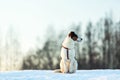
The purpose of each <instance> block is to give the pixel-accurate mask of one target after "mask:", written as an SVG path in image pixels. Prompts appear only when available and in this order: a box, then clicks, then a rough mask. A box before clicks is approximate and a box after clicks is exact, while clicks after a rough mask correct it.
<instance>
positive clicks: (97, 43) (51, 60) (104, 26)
mask: <svg viewBox="0 0 120 80" xmlns="http://www.w3.org/2000/svg"><path fill="white" fill-rule="evenodd" d="M85 28H86V30H85V31H84V33H81V32H82V25H81V24H74V25H71V26H70V27H69V29H71V30H72V29H73V30H74V31H75V32H76V33H77V34H82V35H84V37H83V41H82V42H81V43H78V44H75V45H76V47H75V49H76V59H77V61H78V69H119V68H120V21H118V22H114V20H113V19H112V17H111V16H109V17H104V18H101V19H100V20H99V21H98V22H97V23H96V24H93V23H92V22H88V24H87V25H86V26H85ZM48 29H49V28H48ZM65 32H66V31H65V30H63V31H60V33H59V34H55V33H56V32H55V30H54V29H52V28H51V29H49V30H48V31H47V32H46V34H47V35H46V37H47V38H46V39H45V40H46V41H45V43H44V45H43V47H42V48H37V47H36V49H35V50H29V51H28V52H27V55H26V56H21V55H20V54H22V53H21V51H20V50H19V44H20V43H19V41H18V38H17V37H15V36H13V37H12V31H11V35H9V36H8V37H10V38H9V39H8V41H6V42H8V43H9V44H8V43H7V44H6V47H4V50H6V51H7V52H6V53H4V51H3V48H2V47H1V48H0V49H1V50H0V51H1V55H0V70H14V69H15V70H19V69H22V70H23V69H56V68H59V63H60V59H61V57H60V50H61V46H62V45H61V44H62V40H63V39H64V38H65V36H66V34H65ZM10 40H11V41H10ZM12 42H13V43H12ZM40 44H41V41H40V40H39V42H38V43H37V44H36V46H37V45H40ZM9 45H12V47H11V46H9ZM12 53H14V54H12ZM18 56H19V57H20V56H21V57H20V58H18ZM8 61H9V63H8ZM6 63H7V64H6ZM8 66H9V67H8Z"/></svg>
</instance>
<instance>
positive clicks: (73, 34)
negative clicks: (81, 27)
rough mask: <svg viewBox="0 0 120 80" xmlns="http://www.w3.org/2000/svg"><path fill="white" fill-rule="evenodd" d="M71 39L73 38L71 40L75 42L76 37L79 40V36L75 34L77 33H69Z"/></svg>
mask: <svg viewBox="0 0 120 80" xmlns="http://www.w3.org/2000/svg"><path fill="white" fill-rule="evenodd" d="M69 37H71V39H73V40H74V38H75V37H76V38H78V36H77V34H75V32H73V31H71V32H70V33H69Z"/></svg>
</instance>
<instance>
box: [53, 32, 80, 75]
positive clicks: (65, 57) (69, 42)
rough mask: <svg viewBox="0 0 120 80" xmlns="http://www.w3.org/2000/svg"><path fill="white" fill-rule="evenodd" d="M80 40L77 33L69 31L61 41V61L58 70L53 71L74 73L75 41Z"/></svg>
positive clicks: (75, 63)
mask: <svg viewBox="0 0 120 80" xmlns="http://www.w3.org/2000/svg"><path fill="white" fill-rule="evenodd" d="M76 41H77V42H80V41H82V38H79V37H78V35H77V34H76V33H75V32H73V31H71V32H70V33H69V34H68V35H67V37H66V38H65V40H64V41H63V43H62V48H61V61H60V70H56V71H55V72H62V73H75V72H76V70H77V67H78V64H77V61H76V59H75V49H74V47H75V42H76Z"/></svg>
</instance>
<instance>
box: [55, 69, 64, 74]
mask: <svg viewBox="0 0 120 80" xmlns="http://www.w3.org/2000/svg"><path fill="white" fill-rule="evenodd" d="M54 72H55V73H62V72H61V70H60V69H56V70H54Z"/></svg>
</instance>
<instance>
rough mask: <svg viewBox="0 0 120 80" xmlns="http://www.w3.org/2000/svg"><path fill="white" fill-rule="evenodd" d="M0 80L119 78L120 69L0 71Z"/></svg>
mask: <svg viewBox="0 0 120 80" xmlns="http://www.w3.org/2000/svg"><path fill="white" fill-rule="evenodd" d="M0 80H120V70H77V72H76V73H73V74H64V73H54V71H53V70H23V71H6V72H0Z"/></svg>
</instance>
